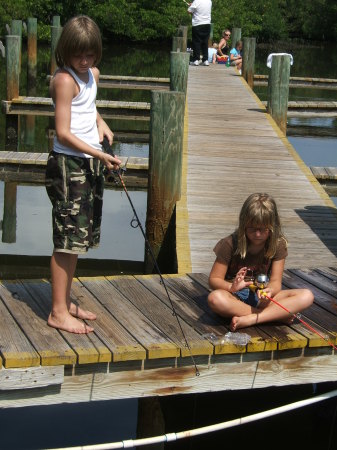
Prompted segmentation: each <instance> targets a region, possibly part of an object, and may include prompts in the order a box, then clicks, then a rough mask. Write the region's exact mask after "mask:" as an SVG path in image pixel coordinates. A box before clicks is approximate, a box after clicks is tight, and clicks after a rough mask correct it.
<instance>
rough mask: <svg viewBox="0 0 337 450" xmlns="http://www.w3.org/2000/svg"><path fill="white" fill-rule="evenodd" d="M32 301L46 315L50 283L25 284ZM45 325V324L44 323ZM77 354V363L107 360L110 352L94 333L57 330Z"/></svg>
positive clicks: (49, 306) (48, 310)
mask: <svg viewBox="0 0 337 450" xmlns="http://www.w3.org/2000/svg"><path fill="white" fill-rule="evenodd" d="M25 288H26V289H27V291H28V292H29V293H30V295H31V296H32V298H33V299H34V301H36V302H38V303H39V305H40V306H41V308H43V311H44V314H45V315H46V316H48V314H49V313H50V310H51V285H50V283H49V282H48V281H46V280H37V281H35V280H31V281H30V282H29V283H26V284H25ZM46 326H47V325H46ZM58 332H59V333H60V334H61V335H62V336H63V338H64V339H66V341H67V342H68V344H69V346H70V347H71V348H72V350H73V351H74V352H75V354H76V355H77V363H78V364H90V363H91V364H92V363H96V362H108V361H110V360H111V353H110V352H109V350H108V348H107V347H106V346H105V345H104V344H103V343H102V342H101V341H100V339H98V337H97V336H96V335H95V334H94V333H89V334H88V335H86V334H82V335H80V334H73V333H67V332H66V331H62V330H59V331H58Z"/></svg>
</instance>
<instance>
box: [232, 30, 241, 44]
mask: <svg viewBox="0 0 337 450" xmlns="http://www.w3.org/2000/svg"><path fill="white" fill-rule="evenodd" d="M240 39H241V28H233V29H232V39H231V48H233V47H235V45H236V43H237V41H239V40H240Z"/></svg>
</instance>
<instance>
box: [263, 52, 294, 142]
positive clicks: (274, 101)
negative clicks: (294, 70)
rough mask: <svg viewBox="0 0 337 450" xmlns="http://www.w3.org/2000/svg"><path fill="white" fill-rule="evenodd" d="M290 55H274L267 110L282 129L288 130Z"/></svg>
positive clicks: (269, 80)
mask: <svg viewBox="0 0 337 450" xmlns="http://www.w3.org/2000/svg"><path fill="white" fill-rule="evenodd" d="M289 78H290V56H289V55H274V56H273V59H272V66H271V70H270V73H269V79H268V101H267V111H268V113H269V114H270V115H271V116H272V117H273V119H274V120H275V122H276V123H277V125H278V126H279V128H280V129H281V131H283V133H284V134H286V132H287V112H288V96H289Z"/></svg>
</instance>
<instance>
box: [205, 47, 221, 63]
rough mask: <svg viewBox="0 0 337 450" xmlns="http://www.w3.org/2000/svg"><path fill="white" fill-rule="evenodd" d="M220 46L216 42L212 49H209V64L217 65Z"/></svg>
mask: <svg viewBox="0 0 337 450" xmlns="http://www.w3.org/2000/svg"><path fill="white" fill-rule="evenodd" d="M218 48H219V44H217V43H216V42H214V43H213V45H212V47H208V62H209V63H212V64H215V63H216V55H217V52H218Z"/></svg>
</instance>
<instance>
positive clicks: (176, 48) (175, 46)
mask: <svg viewBox="0 0 337 450" xmlns="http://www.w3.org/2000/svg"><path fill="white" fill-rule="evenodd" d="M183 46H184V38H183V37H182V36H173V38H172V51H173V52H182V51H184V50H183Z"/></svg>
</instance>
